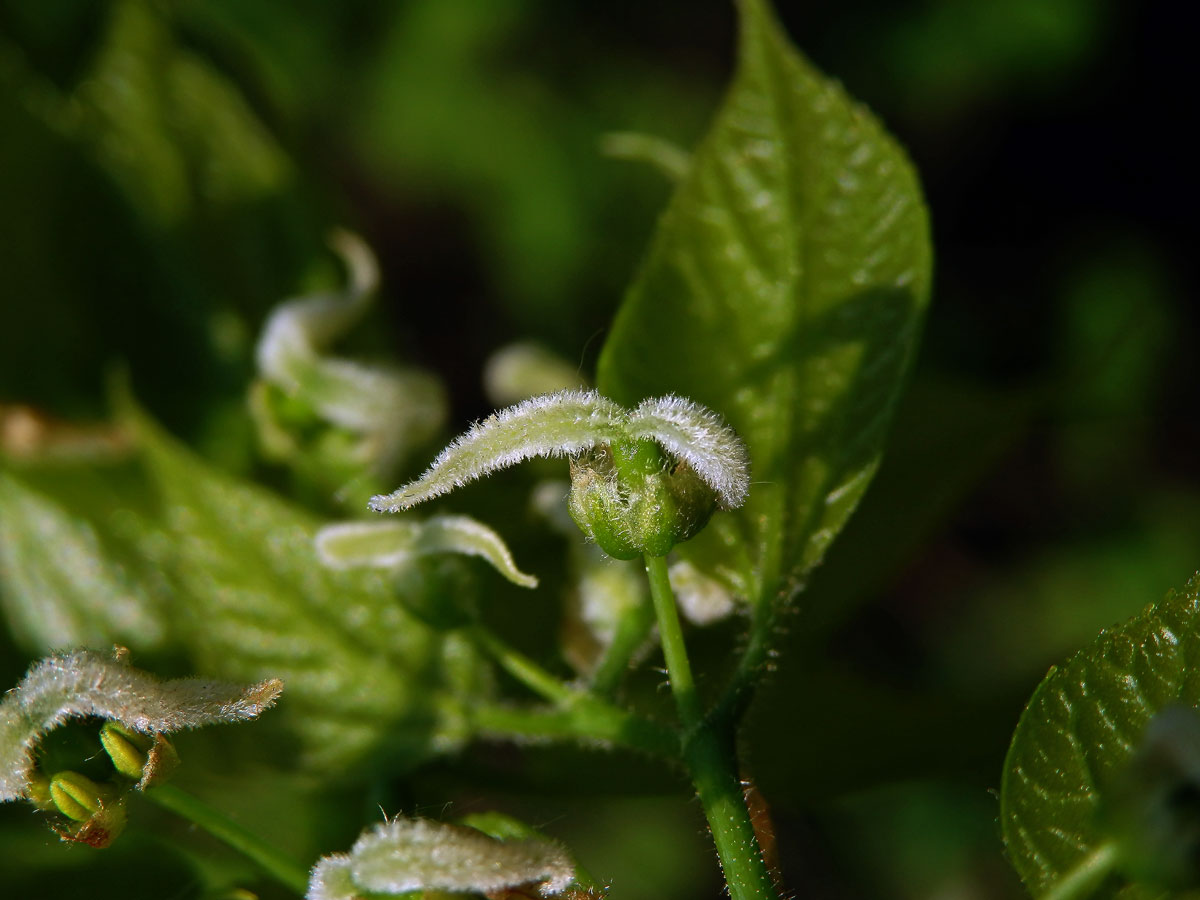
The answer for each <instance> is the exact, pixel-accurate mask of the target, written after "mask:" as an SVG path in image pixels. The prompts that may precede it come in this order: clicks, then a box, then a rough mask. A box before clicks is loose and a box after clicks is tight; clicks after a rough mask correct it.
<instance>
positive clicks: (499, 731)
mask: <svg viewBox="0 0 1200 900" xmlns="http://www.w3.org/2000/svg"><path fill="white" fill-rule="evenodd" d="M471 716H472V721H473V723H474V724H475V726H476V727H477V728H478V729H479V730H480V731H483V732H486V733H488V734H491V735H495V736H497V737H508V738H516V739H518V740H527V741H535V742H536V741H561V740H574V741H596V742H598V743H601V744H611V745H613V746H616V747H623V748H625V749H627V750H637V751H640V752H642V753H648V754H650V755H651V756H657V757H660V758H662V759H666V760H670V761H671V762H678V760H679V735H678V734H676V733H675V732H674V731H673V730H672V729H670V728H667V727H665V726H663V725H660V724H658V723H657V722H653V721H651V720H649V719H645V718H642V717H641V716H635V715H633V714H632V713H627V712H625V711H624V710H620V709H616V708H615V707H612V706H608V705H607V704H603V703H594V702H588V701H586V700H585V701H583V702H581V703H579V704H577V705H574V706H571V707H569V708H566V709H527V708H522V707H510V706H499V705H480V706H476V707H473V708H472V710H471Z"/></svg>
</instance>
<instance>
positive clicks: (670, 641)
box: [646, 556, 704, 734]
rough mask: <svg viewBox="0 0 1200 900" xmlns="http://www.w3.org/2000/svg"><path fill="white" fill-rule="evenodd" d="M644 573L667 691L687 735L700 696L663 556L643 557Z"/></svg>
mask: <svg viewBox="0 0 1200 900" xmlns="http://www.w3.org/2000/svg"><path fill="white" fill-rule="evenodd" d="M646 575H647V576H648V577H649V579H650V597H651V599H652V600H653V601H654V615H655V616H656V617H657V619H658V633H659V639H660V640H661V641H662V650H663V657H664V658H665V659H666V662H667V675H668V677H669V678H670V679H671V693H672V694H674V695H675V705H676V706H678V707H679V720H680V721H681V722H682V723H683V728H684V731H685V732H687V733H689V734H690V733H691V732H692V731H694V730H695V729H696V728H697V727H699V725H700V722H701V720H702V719H703V718H704V710H703V709H701V707H700V697H699V695H698V694H697V693H696V683H695V681H693V679H692V664H691V663H690V662H688V655H687V646H686V645H685V644H684V642H683V628H681V627H680V625H679V610H678V609H676V607H675V594H674V593H673V592H672V591H671V579H670V577H669V575H668V574H667V560H666V557H663V556H647V557H646Z"/></svg>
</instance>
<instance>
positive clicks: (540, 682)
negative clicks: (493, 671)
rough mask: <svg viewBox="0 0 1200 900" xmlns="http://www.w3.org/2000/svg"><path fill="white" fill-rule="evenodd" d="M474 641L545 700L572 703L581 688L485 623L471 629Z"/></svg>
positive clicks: (556, 702)
mask: <svg viewBox="0 0 1200 900" xmlns="http://www.w3.org/2000/svg"><path fill="white" fill-rule="evenodd" d="M470 635H471V638H472V640H474V641H475V643H476V644H478V645H479V648H480V649H481V650H483V651H484V652H485V653H487V655H488V656H490V657H491V658H492V659H493V660H495V661H496V663H497V664H498V665H499V666H500V668H502V669H503V670H504V671H505V672H507V673H508V674H509V675H511V676H512V677H513V678H515V679H516V680H517V681H519V682H521V684H523V685H525V687H527V688H529V689H530V690H531V691H533V692H534V693H535V694H538V695H539V696H541V697H542V698H543V699H545V700H549V701H550V702H551V703H554V704H557V705H560V706H561V705H566V704H568V703H571V702H572V701H573V700H574V699H575V698H576V697H577V696H578V695H579V691H578V690H577V689H576V688H574V687H572V686H571V685H570V684H568V683H567V682H565V681H563V680H562V679H561V678H559V677H558V676H556V675H554V674H553V673H552V672H550V671H548V670H547V669H544V668H543V667H541V666H539V665H538V664H537V663H535V662H534V661H533V660H532V659H530V658H529V657H528V656H526V655H525V654H524V653H522V652H521V651H520V650H518V649H516V648H515V647H513V646H512V645H510V644H508V643H507V642H506V641H504V640H503V639H502V638H501V637H500V636H499V635H497V634H496V633H494V632H492V631H490V630H489V629H487V628H485V627H484V626H482V625H475V626H473V627H472V628H471V629H470Z"/></svg>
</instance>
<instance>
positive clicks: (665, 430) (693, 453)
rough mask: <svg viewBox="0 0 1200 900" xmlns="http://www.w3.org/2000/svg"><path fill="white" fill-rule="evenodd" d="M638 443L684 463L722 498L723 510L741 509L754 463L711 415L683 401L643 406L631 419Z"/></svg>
mask: <svg viewBox="0 0 1200 900" xmlns="http://www.w3.org/2000/svg"><path fill="white" fill-rule="evenodd" d="M629 429H630V433H631V435H632V436H634V437H639V438H650V439H651V440H654V441H656V442H658V443H659V444H660V445H661V446H662V448H663V449H664V450H666V451H667V452H668V453H670V454H671V455H672V456H676V457H678V458H679V459H682V460H683V461H684V462H686V463H687V464H688V465H690V466H691V467H692V469H694V470H695V472H696V474H697V475H699V476H700V478H701V479H703V481H704V482H705V483H706V484H707V485H708V486H709V487H711V488H712V489H713V490H714V491H716V492H717V495H718V496H719V497H720V501H721V508H722V509H736V508H737V507H739V506H741V505H742V503H743V502H744V501H745V499H746V494H747V493H749V491H750V458H749V456H748V455H747V453H746V445H745V444H743V443H742V441H741V438H739V437H738V436H737V434H736V433H735V432H734V431H733V429H732V428H730V427H729V426H728V425H726V424H725V423H724V422H723V421H721V417H720V416H718V415H717V414H716V413H714V412H713V411H712V410H710V409H705V408H704V407H703V406H700V405H699V404H698V403H693V402H692V401H690V400H685V399H684V398H682V397H675V396H672V395H667V396H666V397H656V398H652V399H649V400H643V401H642V402H641V403H639V404H638V408H637V409H635V410H634V411H633V415H632V416H630V418H629Z"/></svg>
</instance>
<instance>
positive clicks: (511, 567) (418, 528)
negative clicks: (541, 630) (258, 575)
mask: <svg viewBox="0 0 1200 900" xmlns="http://www.w3.org/2000/svg"><path fill="white" fill-rule="evenodd" d="M316 547H317V553H318V555H319V556H320V557H321V562H323V563H325V565H327V566H332V567H334V568H339V569H344V568H354V567H356V566H369V567H372V568H380V569H392V568H398V567H400V566H403V565H404V564H405V563H407V562H410V561H412V560H413V559H416V558H417V557H420V556H428V555H430V554H434V553H458V554H463V555H466V556H478V557H480V558H482V559H484V560H486V561H487V562H488V563H490V564H491V566H492V567H493V568H494V569H495V570H496V571H497V572H499V573H500V574H501V575H503V576H504V577H505V578H507V579H508V580H509V581H511V582H512V583H513V584H519V585H520V586H521V587H527V588H535V587H537V584H538V580H537V578H536V577H534V576H533V575H527V574H526V573H524V572H522V571H521V570H520V569H518V568H517V564H516V562H514V561H513V558H512V553H511V551H509V549H508V545H507V544H505V543H504V539H503V538H501V537H500V535H498V534H496V532H494V531H492V529H490V528H488V527H487V526H486V525H484V524H483V523H482V522H477V521H476V520H474V519H472V518H471V517H470V516H434V517H433V518H432V519H428V520H426V521H423V522H422V521H416V520H412V519H407V520H405V519H391V520H388V521H383V522H378V521H375V522H340V523H338V524H336V525H326V526H325V527H324V528H322V529H321V530H320V531H318V532H317V538H316Z"/></svg>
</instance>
